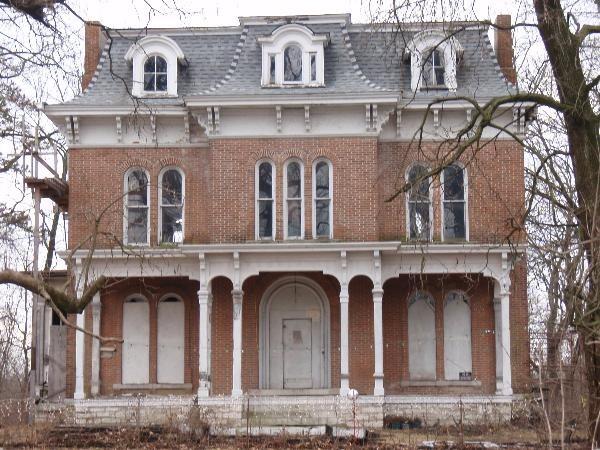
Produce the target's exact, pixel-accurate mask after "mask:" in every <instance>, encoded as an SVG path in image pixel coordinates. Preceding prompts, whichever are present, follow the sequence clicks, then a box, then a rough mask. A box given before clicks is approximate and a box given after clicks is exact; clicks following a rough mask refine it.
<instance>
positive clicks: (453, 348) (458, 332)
mask: <svg viewBox="0 0 600 450" xmlns="http://www.w3.org/2000/svg"><path fill="white" fill-rule="evenodd" d="M472 370H473V369H472V361H471V308H470V306H469V303H468V300H467V298H466V296H465V294H464V293H462V292H458V291H455V292H450V293H449V294H448V295H447V296H446V299H445V300H444V377H445V378H446V380H460V379H463V380H468V379H470V378H471V372H472ZM461 374H462V375H461Z"/></svg>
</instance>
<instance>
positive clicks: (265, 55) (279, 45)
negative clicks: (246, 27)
mask: <svg viewBox="0 0 600 450" xmlns="http://www.w3.org/2000/svg"><path fill="white" fill-rule="evenodd" d="M328 40H329V38H328V37H327V36H326V35H316V34H314V33H313V32H312V31H311V30H310V29H308V28H307V27H305V26H303V25H299V24H295V23H292V24H287V25H283V26H281V27H279V28H277V29H276V30H275V31H273V33H272V34H271V35H270V36H266V37H259V38H258V39H257V41H258V43H259V44H261V46H262V79H261V84H262V86H265V87H269V86H271V87H273V86H279V87H281V86H323V85H324V84H325V68H324V66H325V50H324V49H325V46H326V44H327V42H328ZM290 45H297V46H299V47H300V49H301V50H302V81H285V80H284V70H283V69H284V56H283V54H284V51H285V49H286V48H287V47H289V46H290ZM311 53H315V54H316V64H317V71H316V72H317V73H316V75H317V79H316V80H314V81H311V79H310V73H311V67H310V54H311ZM270 56H275V80H271V61H270Z"/></svg>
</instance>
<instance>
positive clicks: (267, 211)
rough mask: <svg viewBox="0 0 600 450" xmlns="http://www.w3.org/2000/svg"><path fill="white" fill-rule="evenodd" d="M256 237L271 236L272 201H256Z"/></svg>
mask: <svg viewBox="0 0 600 450" xmlns="http://www.w3.org/2000/svg"><path fill="white" fill-rule="evenodd" d="M258 237H259V238H270V237H273V201H272V200H259V202H258Z"/></svg>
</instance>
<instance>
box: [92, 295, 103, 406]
mask: <svg viewBox="0 0 600 450" xmlns="http://www.w3.org/2000/svg"><path fill="white" fill-rule="evenodd" d="M101 313H102V304H101V303H100V293H99V292H96V294H95V295H94V298H93V300H92V333H94V334H95V335H96V336H99V335H100V320H101ZM91 393H92V396H93V397H95V396H97V395H98V394H99V393H100V341H99V340H98V339H96V338H94V339H92V388H91Z"/></svg>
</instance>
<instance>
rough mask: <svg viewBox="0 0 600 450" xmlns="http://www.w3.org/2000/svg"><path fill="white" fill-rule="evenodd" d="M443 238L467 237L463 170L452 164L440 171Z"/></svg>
mask: <svg viewBox="0 0 600 450" xmlns="http://www.w3.org/2000/svg"><path fill="white" fill-rule="evenodd" d="M442 177H443V180H442V188H443V194H442V195H443V209H442V213H443V225H442V233H443V238H444V240H453V239H458V240H460V239H467V220H466V212H467V208H466V198H467V197H466V195H465V194H466V192H465V178H466V177H465V171H464V169H463V168H462V167H460V166H459V165H458V164H452V165H451V166H448V167H446V168H445V169H444V171H443V172H442Z"/></svg>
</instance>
